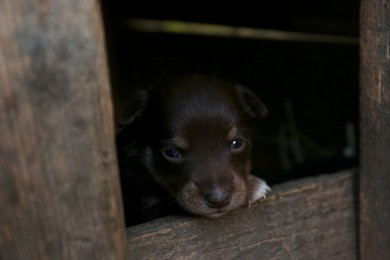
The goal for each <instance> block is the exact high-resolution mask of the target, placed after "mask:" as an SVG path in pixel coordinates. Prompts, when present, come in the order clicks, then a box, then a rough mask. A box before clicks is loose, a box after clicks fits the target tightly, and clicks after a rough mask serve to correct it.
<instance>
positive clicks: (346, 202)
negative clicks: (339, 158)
mask: <svg viewBox="0 0 390 260" xmlns="http://www.w3.org/2000/svg"><path fill="white" fill-rule="evenodd" d="M355 177H356V176H355V174H354V173H352V172H342V173H338V174H335V175H324V176H321V177H316V178H311V179H304V180H299V181H294V182H290V183H286V184H283V185H280V186H276V187H273V192H272V193H271V194H270V196H268V197H267V199H266V200H263V201H262V202H260V203H259V204H258V205H255V206H254V207H253V208H242V209H239V210H237V211H234V212H231V213H230V214H228V215H225V216H223V217H222V218H219V219H204V218H198V217H184V216H183V217H179V216H176V217H174V216H172V217H167V218H163V219H159V220H156V221H153V222H149V223H145V224H142V225H139V226H135V227H131V228H129V229H127V251H128V256H127V259H267V260H269V259H299V260H301V259H343V260H347V259H356V258H357V237H356V235H357V234H356V233H357V231H356V227H357V209H356V207H355V206H356V203H357V201H356V195H357V194H356V193H357V192H356V178H355Z"/></svg>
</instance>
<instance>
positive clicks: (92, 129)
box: [0, 0, 125, 260]
mask: <svg viewBox="0 0 390 260" xmlns="http://www.w3.org/2000/svg"><path fill="white" fill-rule="evenodd" d="M0 6H1V8H0V25H1V26H0V135H1V138H0V205H1V210H0V259H23V260H24V259H39V260H41V259H123V258H124V245H125V237H124V235H125V234H124V230H123V226H124V223H123V217H122V208H121V200H120V190H119V179H118V174H117V166H116V159H115V149H114V129H113V123H112V122H113V119H112V108H111V98H110V90H109V83H108V73H107V66H106V58H105V52H104V38H103V31H102V23H101V18H100V6H99V2H98V1H94V0H50V1H46V0H41V1H30V0H0Z"/></svg>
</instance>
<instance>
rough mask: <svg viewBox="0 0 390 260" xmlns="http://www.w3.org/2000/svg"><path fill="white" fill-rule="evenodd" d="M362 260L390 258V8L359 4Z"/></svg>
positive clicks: (368, 1)
mask: <svg viewBox="0 0 390 260" xmlns="http://www.w3.org/2000/svg"><path fill="white" fill-rule="evenodd" d="M360 22H361V27H360V28H361V29H360V30H361V33H360V34H361V68H360V79H361V80H360V82H361V89H360V90H361V107H360V111H361V117H360V118H361V160H360V161H361V162H360V163H361V172H360V250H361V258H362V259H389V256H390V225H389V220H390V203H389V198H390V160H389V158H390V3H389V1H387V0H362V2H361V21H360Z"/></svg>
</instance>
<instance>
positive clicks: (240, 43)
mask: <svg viewBox="0 0 390 260" xmlns="http://www.w3.org/2000/svg"><path fill="white" fill-rule="evenodd" d="M103 4H104V5H103V7H104V10H105V14H106V15H105V17H106V19H105V21H106V34H107V39H108V55H109V59H110V66H111V70H110V71H111V78H112V86H113V96H114V105H115V109H116V112H117V113H120V111H121V109H122V107H123V105H124V104H125V103H126V101H127V100H128V99H129V97H130V96H131V95H132V92H133V91H134V90H135V89H137V88H139V87H144V86H145V85H148V84H153V82H158V81H159V80H160V79H163V78H165V77H169V76H173V75H180V74H188V73H204V74H212V75H217V76H219V77H221V78H224V79H227V80H231V81H235V82H238V83H240V84H242V85H245V86H247V87H249V88H251V89H252V90H254V91H255V92H256V93H257V94H258V96H259V97H260V98H261V99H262V100H263V102H264V103H265V104H266V106H267V107H268V110H269V112H270V113H269V116H268V118H267V119H266V120H265V121H263V122H259V124H258V129H256V131H255V137H254V153H253V164H254V171H255V173H256V174H258V175H259V176H262V177H263V178H265V179H266V180H267V181H268V182H269V183H271V184H275V183H281V182H285V181H287V180H292V179H297V178H301V177H305V176H313V175H316V174H321V173H329V172H336V171H339V170H343V169H348V168H353V167H356V166H357V164H358V160H357V158H358V145H357V143H358V140H357V137H358V117H359V116H358V104H359V102H358V65H359V64H358V2H357V1H346V2H343V3H342V4H340V3H339V2H337V1H336V0H334V1H323V2H322V3H316V4H313V3H311V2H310V1H304V3H302V5H305V9H302V8H301V6H300V4H297V5H296V4H291V3H289V1H281V2H280V1H279V2H278V3H277V4H275V3H263V4H262V7H261V8H255V7H254V6H250V5H244V4H237V5H227V6H226V8H225V9H224V10H223V11H222V10H218V8H213V7H209V6H202V5H194V6H191V7H186V5H184V6H183V7H182V8H180V7H178V9H171V8H169V7H165V6H164V5H162V4H161V5H160V4H156V5H147V6H142V5H140V6H138V5H136V6H133V4H131V3H129V1H105V2H104V3H103ZM336 7H337V8H336ZM240 29H241V31H245V30H246V31H247V32H241V33H240V31H238V30H240ZM250 29H252V31H250ZM256 29H257V30H258V31H256ZM263 29H267V30H269V32H264V31H262V30H263ZM229 30H230V31H229ZM234 30H235V31H234ZM248 31H249V32H248ZM267 33H268V34H271V36H268V34H267ZM291 33H298V35H294V34H293V35H290V34H291ZM272 34H273V35H274V36H272ZM278 34H280V35H281V36H278Z"/></svg>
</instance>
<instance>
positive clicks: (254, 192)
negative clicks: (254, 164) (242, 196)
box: [248, 175, 271, 204]
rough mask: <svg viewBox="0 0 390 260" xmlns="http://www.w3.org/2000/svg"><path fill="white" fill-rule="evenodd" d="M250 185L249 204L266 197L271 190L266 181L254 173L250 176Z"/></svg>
mask: <svg viewBox="0 0 390 260" xmlns="http://www.w3.org/2000/svg"><path fill="white" fill-rule="evenodd" d="M249 187H250V189H249V200H248V203H249V204H251V203H253V202H255V201H257V200H259V199H262V198H265V195H266V194H267V193H268V192H270V191H271V188H270V187H269V186H268V185H267V183H266V182H265V181H263V180H262V179H260V178H257V177H255V176H253V175H251V176H250V179H249Z"/></svg>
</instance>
